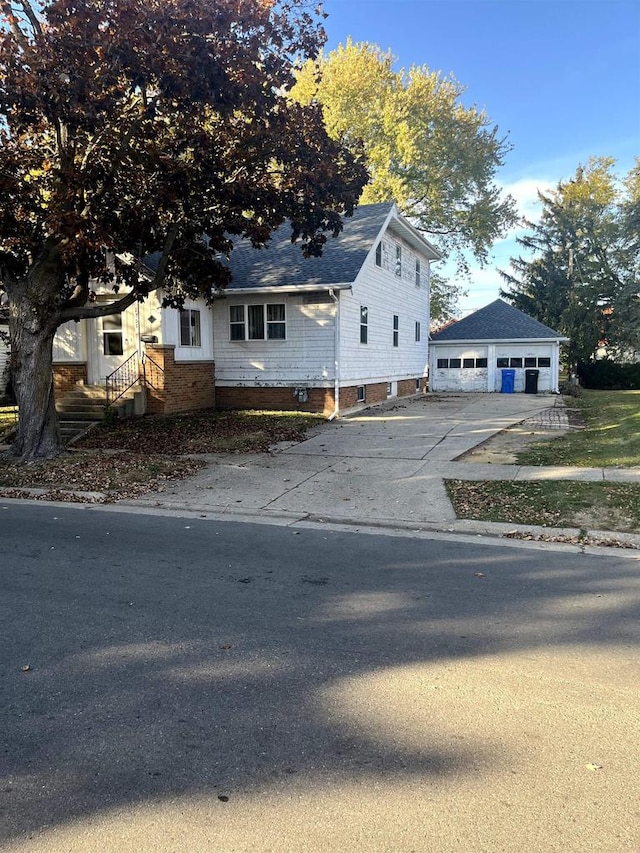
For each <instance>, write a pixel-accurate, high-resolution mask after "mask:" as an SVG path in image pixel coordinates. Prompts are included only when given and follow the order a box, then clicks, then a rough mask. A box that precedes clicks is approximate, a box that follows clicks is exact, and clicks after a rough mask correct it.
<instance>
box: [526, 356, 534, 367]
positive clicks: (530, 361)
mask: <svg viewBox="0 0 640 853" xmlns="http://www.w3.org/2000/svg"><path fill="white" fill-rule="evenodd" d="M524 366H525V367H535V366H536V360H535V358H525V360H524Z"/></svg>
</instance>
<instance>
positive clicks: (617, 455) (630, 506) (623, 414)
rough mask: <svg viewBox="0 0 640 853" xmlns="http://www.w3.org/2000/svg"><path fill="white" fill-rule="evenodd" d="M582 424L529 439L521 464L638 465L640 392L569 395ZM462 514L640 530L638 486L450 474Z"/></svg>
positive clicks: (451, 493) (450, 490)
mask: <svg viewBox="0 0 640 853" xmlns="http://www.w3.org/2000/svg"><path fill="white" fill-rule="evenodd" d="M567 406H568V407H570V408H574V409H575V410H576V414H577V415H579V416H580V417H581V419H582V420H583V421H584V427H583V428H582V429H578V430H574V431H572V432H570V433H567V434H566V435H564V436H560V437H559V438H554V439H549V440H547V441H544V442H539V443H536V444H532V445H530V446H529V447H528V448H526V449H524V450H522V451H521V452H520V453H518V456H517V460H518V463H519V464H520V465H571V466H573V465H575V466H578V467H581V468H583V467H584V468H592V467H597V468H633V467H637V466H640V391H584V392H583V393H582V395H581V396H580V397H578V398H569V399H567ZM446 485H447V490H448V493H449V497H450V498H451V502H452V504H453V506H454V509H455V511H456V515H457V516H458V518H469V519H476V520H478V521H501V522H505V523H508V524H535V525H542V526H546V527H578V528H587V527H588V528H591V529H599V530H610V531H625V532H633V533H637V532H640V485H639V484H637V483H610V482H609V483H608V482H598V483H577V482H567V481H558V480H556V481H553V480H546V481H537V482H501V481H491V482H487V481H484V482H469V481H463V480H449V481H447V484H446Z"/></svg>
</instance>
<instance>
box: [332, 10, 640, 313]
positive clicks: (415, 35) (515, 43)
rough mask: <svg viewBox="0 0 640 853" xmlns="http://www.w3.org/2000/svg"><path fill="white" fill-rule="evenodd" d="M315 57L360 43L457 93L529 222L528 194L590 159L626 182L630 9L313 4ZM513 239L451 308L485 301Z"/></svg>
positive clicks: (635, 75) (639, 55)
mask: <svg viewBox="0 0 640 853" xmlns="http://www.w3.org/2000/svg"><path fill="white" fill-rule="evenodd" d="M323 5H324V10H325V11H326V12H327V13H328V14H329V17H328V18H327V20H326V22H325V29H326V31H327V35H328V43H327V47H326V50H332V49H333V48H335V47H337V46H338V44H340V43H344V42H345V41H346V39H347V37H348V36H351V37H352V38H353V39H354V41H368V42H373V43H375V44H378V45H380V47H382V48H383V49H385V50H386V49H389V50H391V51H392V53H393V54H394V55H395V56H396V57H397V59H398V62H397V67H398V68H400V67H405V68H408V67H410V66H411V65H413V64H415V65H427V66H428V67H429V68H430V69H432V70H436V71H442V72H443V73H445V74H448V73H450V72H451V73H453V75H454V76H455V77H456V78H457V79H458V80H459V81H460V82H461V83H463V84H464V85H465V86H466V87H467V91H466V93H465V95H464V97H463V101H464V103H465V104H466V105H467V106H470V105H472V104H474V105H476V106H478V107H480V108H483V109H484V110H485V111H486V112H487V114H488V115H489V117H490V118H491V120H492V122H493V123H495V124H496V125H497V126H498V128H499V130H500V132H501V133H502V134H505V135H508V140H509V142H510V144H511V145H512V146H513V150H512V151H511V152H510V154H509V155H508V157H507V160H506V163H505V166H504V167H503V168H502V169H501V170H500V172H499V174H498V181H499V183H500V184H501V185H502V186H504V187H505V190H507V191H509V192H511V194H512V195H514V197H515V198H516V199H517V200H518V202H519V205H520V209H521V211H522V212H523V213H524V214H526V215H527V216H529V217H531V216H535V214H536V209H537V205H536V204H535V200H536V188H538V187H539V188H540V189H541V190H545V189H548V188H550V187H553V186H555V185H556V184H557V182H558V181H559V180H562V179H569V178H570V177H571V176H572V175H573V174H574V173H575V170H576V168H577V166H578V165H579V164H581V163H582V164H584V163H586V161H587V160H588V159H589V157H592V156H610V157H615V158H616V159H617V161H618V168H619V170H620V171H621V172H627V171H628V170H629V169H630V168H631V167H632V165H633V163H634V158H635V157H636V156H638V155H640V0H634V2H632V0H553V2H549V0H324V4H323ZM517 253H518V247H517V246H516V244H515V242H514V239H513V236H511V237H510V238H509V239H505V240H502V241H500V242H499V243H498V244H497V245H496V246H495V247H494V252H493V255H492V262H491V263H490V265H489V266H488V267H487V268H485V269H483V270H474V274H473V277H472V279H471V282H470V283H465V284H464V286H465V288H466V289H467V290H468V291H469V292H468V296H467V297H465V298H463V299H462V300H461V303H460V308H461V310H462V311H463V312H468V311H469V310H475V309H476V308H480V307H481V306H483V305H486V304H487V303H489V302H491V301H492V300H493V299H496V298H497V296H498V295H499V294H498V290H499V288H500V286H501V283H502V281H501V279H500V276H499V275H498V273H497V271H496V270H497V268H502V269H506V268H507V267H508V263H509V257H511V256H512V255H514V254H517Z"/></svg>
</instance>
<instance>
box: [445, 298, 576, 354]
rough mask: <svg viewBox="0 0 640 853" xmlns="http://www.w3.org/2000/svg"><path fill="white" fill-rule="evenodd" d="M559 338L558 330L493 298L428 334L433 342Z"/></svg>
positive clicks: (561, 336) (560, 336)
mask: <svg viewBox="0 0 640 853" xmlns="http://www.w3.org/2000/svg"><path fill="white" fill-rule="evenodd" d="M544 338H552V339H554V340H557V339H558V338H563V335H561V334H560V332H555V331H554V330H553V329H550V328H549V326H545V325H544V323H540V322H538V320H534V319H533V317H529V315H528V314H524V313H523V312H522V311H520V310H519V309H518V308H514V307H513V305H509V304H508V303H506V302H503V300H502V299H496V301H495V302H492V303H491V304H490V305H485V307H484V308H480V309H479V310H478V311H475V312H474V313H473V314H469V316H468V317H463V319H462V320H458V322H457V323H452V324H451V325H450V326H447V328H446V329H442V331H440V332H435V333H434V334H433V335H432V336H431V340H432V341H433V342H434V343H440V342H441V341H442V342H444V341H486V340H497V341H501V340H502V341H513V340H519V339H523V340H532V339H535V340H538V339H544Z"/></svg>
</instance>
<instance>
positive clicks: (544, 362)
mask: <svg viewBox="0 0 640 853" xmlns="http://www.w3.org/2000/svg"><path fill="white" fill-rule="evenodd" d="M538 367H551V359H550V358H539V359H538Z"/></svg>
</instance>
